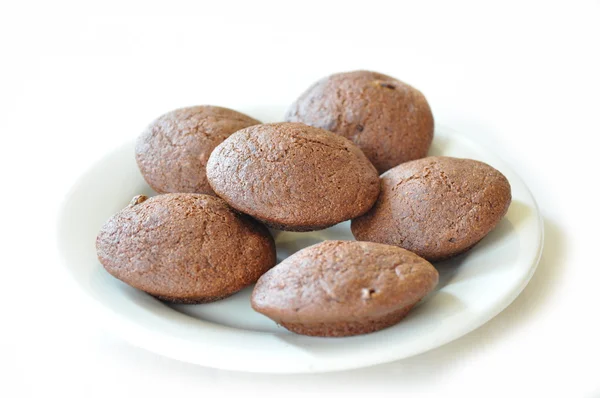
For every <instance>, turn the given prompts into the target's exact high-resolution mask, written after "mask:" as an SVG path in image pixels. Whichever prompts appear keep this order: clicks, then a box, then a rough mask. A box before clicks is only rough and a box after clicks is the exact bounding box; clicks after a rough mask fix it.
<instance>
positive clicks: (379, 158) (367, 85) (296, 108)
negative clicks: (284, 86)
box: [285, 71, 433, 173]
mask: <svg viewBox="0 0 600 398" xmlns="http://www.w3.org/2000/svg"><path fill="white" fill-rule="evenodd" d="M285 120H286V121H290V122H302V123H306V124H309V125H311V126H315V127H319V128H322V129H326V130H330V131H333V132H335V133H337V134H341V135H343V136H344V137H346V138H349V139H350V140H352V141H353V142H354V143H355V144H356V145H358V147H359V148H360V149H362V151H363V152H364V153H365V155H367V158H369V160H370V161H371V163H373V165H374V166H375V167H376V168H377V170H378V171H379V172H380V173H383V172H384V171H386V170H388V169H390V168H392V167H394V166H396V165H398V164H400V163H403V162H407V161H409V160H413V159H418V158H422V157H424V156H427V151H428V150H429V146H430V145H431V141H432V140H433V115H432V113H431V109H430V108H429V104H428V103H427V100H426V99H425V97H424V96H423V94H421V92H420V91H418V90H416V89H415V88H413V87H411V86H409V85H408V84H406V83H403V82H401V81H399V80H396V79H394V78H392V77H390V76H386V75H383V74H381V73H376V72H369V71H355V72H346V73H338V74H335V75H331V76H328V77H326V78H324V79H322V80H320V81H318V82H317V83H315V84H314V85H313V86H311V87H310V88H309V89H308V90H307V91H306V92H304V93H303V94H302V95H301V96H300V97H299V98H298V99H297V100H296V102H295V103H294V104H293V105H292V106H291V107H290V109H289V110H288V112H287V115H286V117H285Z"/></svg>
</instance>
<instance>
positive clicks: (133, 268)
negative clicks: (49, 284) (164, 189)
mask: <svg viewBox="0 0 600 398" xmlns="http://www.w3.org/2000/svg"><path fill="white" fill-rule="evenodd" d="M145 199H146V197H143V196H141V197H136V198H134V200H133V201H132V202H131V204H130V205H129V206H128V207H127V208H125V209H123V210H121V211H120V212H118V213H117V214H116V215H114V216H113V217H111V218H110V219H109V220H108V221H107V222H106V224H104V226H103V227H102V229H101V230H100V233H99V235H98V238H97V240H96V250H97V253H98V259H99V260H100V262H101V263H102V265H103V266H104V268H106V270H107V271H108V272H109V273H110V274H112V275H113V276H114V277H116V278H118V279H120V280H122V281H123V282H125V283H127V284H128V285H131V286H133V287H135V288H137V289H140V290H143V291H145V292H147V293H150V294H151V295H153V296H156V297H158V298H159V299H161V300H166V301H172V302H180V303H204V302H209V301H214V300H218V299H221V298H224V297H226V296H229V295H231V294H233V293H235V292H237V291H238V290H240V289H242V288H244V287H246V286H248V285H250V284H252V283H254V282H256V280H257V279H258V278H259V277H260V276H261V275H262V274H263V273H264V272H266V271H267V270H268V269H269V268H271V267H273V266H274V265H275V243H274V242H273V238H272V237H271V235H270V234H269V232H268V230H267V229H266V228H265V227H264V226H263V225H261V224H259V223H258V222H256V221H254V220H252V219H251V218H249V217H247V216H243V215H239V214H237V213H235V212H234V211H233V210H232V209H231V208H230V207H229V206H227V204H226V203H225V202H224V201H222V200H221V199H219V198H216V197H214V196H208V195H198V194H190V193H181V194H165V195H159V196H155V197H152V198H150V199H147V200H145Z"/></svg>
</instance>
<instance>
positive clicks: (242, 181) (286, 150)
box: [207, 123, 379, 231]
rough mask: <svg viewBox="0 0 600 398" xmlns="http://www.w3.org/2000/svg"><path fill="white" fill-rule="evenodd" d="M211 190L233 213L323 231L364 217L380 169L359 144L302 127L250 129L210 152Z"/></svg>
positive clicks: (277, 125) (288, 227)
mask: <svg viewBox="0 0 600 398" xmlns="http://www.w3.org/2000/svg"><path fill="white" fill-rule="evenodd" d="M207 176H208V180H209V182H210V185H211V187H212V188H213V190H214V191H215V192H216V194H217V195H219V196H220V197H221V198H223V199H225V201H227V203H229V204H230V205H231V206H232V207H234V208H235V209H237V210H239V211H241V212H243V213H246V214H249V215H251V216H253V217H255V218H258V219H259V220H261V221H263V222H265V223H266V224H268V225H270V226H272V227H274V228H278V229H285V230H295V231H307V230H314V229H322V228H326V227H328V226H331V225H334V224H337V223H339V222H342V221H345V220H349V219H351V218H354V217H357V216H359V215H361V214H363V213H365V212H366V211H367V210H368V209H369V208H371V206H372V205H373V203H374V202H375V200H376V199H377V195H378V194H379V178H378V175H377V170H375V167H373V165H372V164H371V163H370V162H369V160H368V159H367V158H366V157H365V155H364V154H363V153H362V152H361V150H360V149H358V147H356V145H354V144H353V143H352V142H351V141H349V140H348V139H346V138H344V137H341V136H339V135H336V134H333V133H331V132H329V131H325V130H322V129H318V128H315V127H310V126H307V125H305V124H302V123H273V124H262V125H257V126H252V127H249V128H246V129H243V130H240V131H238V132H236V133H234V134H232V135H231V136H230V137H229V138H228V139H226V140H225V141H224V142H223V143H222V144H220V145H219V146H218V147H217V148H215V150H214V152H213V153H212V155H211V156H210V159H209V161H208V164H207Z"/></svg>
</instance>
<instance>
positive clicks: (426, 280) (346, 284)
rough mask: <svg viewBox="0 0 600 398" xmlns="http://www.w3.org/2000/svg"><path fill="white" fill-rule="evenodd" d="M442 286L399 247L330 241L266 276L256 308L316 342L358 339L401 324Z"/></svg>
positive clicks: (299, 254)
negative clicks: (325, 338) (317, 339)
mask: <svg viewBox="0 0 600 398" xmlns="http://www.w3.org/2000/svg"><path fill="white" fill-rule="evenodd" d="M437 283H438V272H437V271H436V269H435V268H434V267H433V266H432V265H431V264H429V263H428V262H427V261H426V260H424V259H422V258H421V257H419V256H417V255H416V254H414V253H411V252H409V251H407V250H404V249H401V248H399V247H395V246H389V245H382V244H379V243H371V242H355V241H325V242H322V243H319V244H316V245H314V246H310V247H307V248H305V249H303V250H301V251H299V252H297V253H295V254H293V255H292V256H290V257H288V258H287V259H285V260H283V261H282V262H281V263H280V264H279V265H277V266H276V267H275V268H273V269H271V270H270V271H269V272H267V273H266V274H264V275H263V276H262V277H261V278H260V279H259V280H258V282H257V284H256V286H255V287H254V291H253V292H252V308H254V310H256V311H258V312H260V313H262V314H264V315H266V316H268V317H269V318H271V319H273V320H274V321H275V322H277V323H279V324H281V325H282V326H283V327H285V328H286V329H289V330H290V331H292V332H295V333H299V334H307V335H310V336H331V337H338V336H352V335H356V334H364V333H370V332H374V331H377V330H380V329H383V328H386V327H389V326H392V325H394V324H396V323H397V322H399V321H400V320H401V319H402V318H404V316H406V314H407V313H408V311H410V309H411V308H412V307H413V306H414V305H415V304H417V303H418V302H419V301H420V300H421V299H422V298H423V297H425V296H426V295H427V294H428V293H429V292H430V291H432V290H433V288H434V287H435V286H436V285H437Z"/></svg>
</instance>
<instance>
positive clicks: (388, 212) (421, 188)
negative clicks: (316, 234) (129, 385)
mask: <svg viewBox="0 0 600 398" xmlns="http://www.w3.org/2000/svg"><path fill="white" fill-rule="evenodd" d="M510 201H511V191H510V184H509V183H508V180H507V179H506V177H504V175H502V173H500V172H499V171H498V170H496V169H494V168H493V167H491V166H489V165H487V164H485V163H482V162H478V161H476V160H471V159H457V158H451V157H428V158H424V159H419V160H414V161H412V162H408V163H404V164H401V165H399V166H396V167H395V168H393V169H391V170H389V171H388V172H387V173H385V174H383V175H382V176H381V194H380V195H379V199H378V200H377V203H376V204H375V206H373V208H372V209H371V210H370V211H369V212H368V213H366V214H365V215H364V216H362V217H358V218H356V219H354V220H352V233H353V234H354V236H355V237H356V239H358V240H367V241H371V242H379V243H386V244H389V245H396V246H400V247H403V248H405V249H407V250H410V251H413V252H415V253H417V254H418V255H419V256H421V257H424V258H426V259H427V260H429V261H437V260H442V259H445V258H449V257H452V256H455V255H457V254H460V253H463V252H465V251H467V250H469V249H470V248H472V247H473V246H474V245H475V244H476V243H477V242H479V241H480V240H481V239H483V237H484V236H485V235H487V234H488V233H489V232H490V231H491V230H492V229H493V228H494V227H495V226H496V225H497V224H498V222H500V220H501V219H502V217H503V216H504V214H506V212H507V210H508V206H509V205H510Z"/></svg>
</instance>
